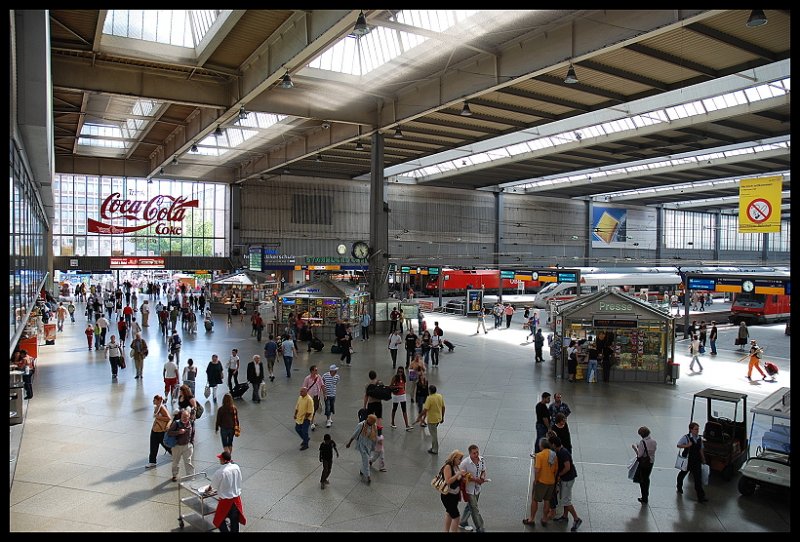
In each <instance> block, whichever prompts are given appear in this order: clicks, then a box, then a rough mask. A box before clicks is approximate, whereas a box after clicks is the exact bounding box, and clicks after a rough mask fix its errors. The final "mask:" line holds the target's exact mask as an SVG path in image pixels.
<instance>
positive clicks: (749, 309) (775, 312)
mask: <svg viewBox="0 0 800 542" xmlns="http://www.w3.org/2000/svg"><path fill="white" fill-rule="evenodd" d="M789 297H790V296H788V295H779V294H756V293H752V292H749V293H745V292H742V293H740V294H735V295H734V298H733V303H732V304H731V315H730V316H729V319H730V321H731V322H732V323H734V324H738V323H739V322H742V321H744V322H745V323H746V324H759V323H766V322H777V321H780V320H788V319H789V316H790V313H789Z"/></svg>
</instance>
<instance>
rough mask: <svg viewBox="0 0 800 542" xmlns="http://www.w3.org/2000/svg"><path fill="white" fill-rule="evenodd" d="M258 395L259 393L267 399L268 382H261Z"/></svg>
mask: <svg viewBox="0 0 800 542" xmlns="http://www.w3.org/2000/svg"><path fill="white" fill-rule="evenodd" d="M258 395H259V397H261V398H262V399H266V398H267V385H266V383H264V382H262V383H261V384H260V385H259V386H258Z"/></svg>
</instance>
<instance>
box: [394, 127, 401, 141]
mask: <svg viewBox="0 0 800 542" xmlns="http://www.w3.org/2000/svg"><path fill="white" fill-rule="evenodd" d="M392 137H394V138H395V139H403V132H402V131H401V130H400V127H399V126H398V127H397V128H395V129H394V135H393V136H392Z"/></svg>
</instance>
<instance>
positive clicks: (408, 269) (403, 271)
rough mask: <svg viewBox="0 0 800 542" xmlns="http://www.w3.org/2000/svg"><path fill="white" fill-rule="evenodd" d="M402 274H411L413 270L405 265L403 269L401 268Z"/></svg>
mask: <svg viewBox="0 0 800 542" xmlns="http://www.w3.org/2000/svg"><path fill="white" fill-rule="evenodd" d="M400 272H401V273H410V272H411V268H410V267H409V266H407V265H404V266H403V267H401V268H400Z"/></svg>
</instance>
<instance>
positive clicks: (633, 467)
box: [628, 457, 639, 482]
mask: <svg viewBox="0 0 800 542" xmlns="http://www.w3.org/2000/svg"><path fill="white" fill-rule="evenodd" d="M638 470H639V458H638V457H634V458H633V459H631V460H630V461H629V462H628V480H634V482H635V481H636V480H635V478H636V471H638Z"/></svg>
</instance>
